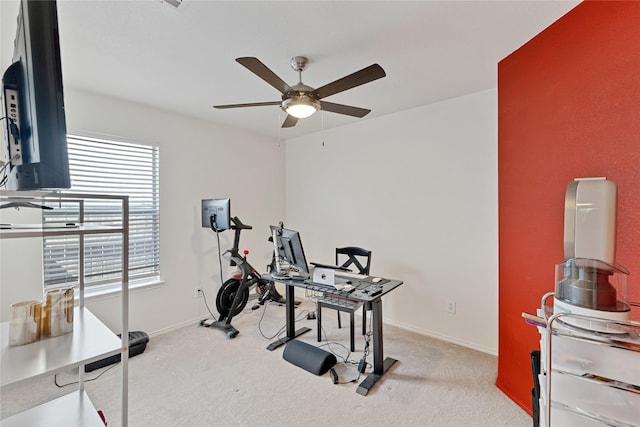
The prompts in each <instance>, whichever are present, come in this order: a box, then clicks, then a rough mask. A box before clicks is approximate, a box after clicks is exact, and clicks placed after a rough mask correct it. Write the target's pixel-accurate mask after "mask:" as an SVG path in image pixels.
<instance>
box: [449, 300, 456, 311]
mask: <svg viewBox="0 0 640 427" xmlns="http://www.w3.org/2000/svg"><path fill="white" fill-rule="evenodd" d="M447 313H449V314H456V302H455V301H453V300H449V301H447Z"/></svg>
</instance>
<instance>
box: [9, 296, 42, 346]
mask: <svg viewBox="0 0 640 427" xmlns="http://www.w3.org/2000/svg"><path fill="white" fill-rule="evenodd" d="M9 317H10V320H9V345H10V346H18V345H24V344H29V343H32V342H34V341H37V340H39V339H40V330H41V327H42V300H31V301H21V302H17V303H15V304H11V306H10V313H9Z"/></svg>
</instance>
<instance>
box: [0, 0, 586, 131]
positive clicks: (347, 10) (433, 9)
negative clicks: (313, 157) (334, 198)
mask: <svg viewBox="0 0 640 427" xmlns="http://www.w3.org/2000/svg"><path fill="white" fill-rule="evenodd" d="M577 3H578V2H577V1H559V0H556V1H549V0H533V1H451V0H449V1H391V0H389V1H202V0H183V3H182V5H180V6H179V7H178V8H175V7H173V6H171V5H169V4H167V3H165V2H162V1H160V0H153V1H151V0H147V1H142V0H138V1H131V0H130V1H71V0H58V17H59V24H60V43H61V51H62V61H63V64H62V65H63V75H64V84H65V87H74V88H79V89H83V90H87V91H91V92H96V93H100V94H105V95H108V96H112V97H117V98H123V99H126V100H130V101H135V102H138V103H141V104H145V105H151V106H155V107H157V108H161V109H164V110H169V111H173V112H176V113H178V114H184V115H189V116H193V117H197V118H201V119H205V120H210V121H213V122H217V123H222V124H226V125H229V126H234V127H239V128H245V129H249V130H252V131H254V132H258V133H262V134H266V135H269V136H273V137H279V138H290V137H294V136H298V135H301V134H306V133H310V132H316V131H319V130H321V129H323V128H324V129H328V128H332V127H336V126H341V125H346V124H351V123H355V122H357V121H359V120H367V119H369V118H372V117H376V116H380V115H384V114H389V113H393V112H396V111H401V110H405V109H409V108H413V107H417V106H420V105H425V104H429V103H433V102H437V101H440V100H443V99H447V98H452V97H456V96H460V95H464V94H468V93H472V92H477V91H480V90H485V89H489V88H495V87H496V86H497V63H498V61H500V60H501V59H502V58H504V57H505V56H507V55H509V54H510V53H511V52H513V51H514V50H516V49H517V48H518V47H520V46H521V45H522V44H524V43H525V42H527V41H528V40H529V39H531V38H532V37H534V36H535V35H536V34H537V33H539V32H540V31H541V30H543V29H544V28H546V27H547V26H549V25H550V24H551V23H552V22H554V21H555V20H556V19H558V18H559V17H560V16H562V15H564V14H565V13H566V12H567V11H569V10H570V9H572V8H573V7H574V6H575V5H576V4H577ZM0 9H1V10H0V13H1V15H0V17H1V19H2V21H1V22H2V24H3V25H2V30H1V35H2V39H3V41H2V48H3V50H2V64H3V66H6V65H8V62H7V61H9V59H10V56H11V51H10V46H11V41H12V40H13V37H14V35H15V16H16V15H17V9H18V8H17V3H16V2H15V1H7V0H2V1H0ZM296 55H304V56H307V57H308V58H309V59H310V63H309V66H308V67H307V70H306V71H305V72H304V73H303V75H302V79H303V82H304V83H306V84H307V85H309V86H312V87H316V88H317V87H320V86H322V85H324V84H326V83H329V82H331V81H334V80H336V79H338V78H341V77H343V76H345V75H347V74H350V73H352V72H354V71H357V70H359V69H361V68H364V67H366V66H368V65H371V64H373V63H378V64H380V65H381V66H382V67H383V68H384V69H385V71H386V73H387V77H385V78H383V79H380V80H377V81H374V82H371V83H368V84H366V85H363V86H360V87H357V88H354V89H351V90H349V91H346V92H343V93H340V94H336V95H333V96H331V97H328V98H327V99H326V100H327V101H331V102H337V103H343V104H348V105H354V106H357V107H363V108H369V109H371V110H372V112H371V113H370V114H369V115H368V116H366V117H365V118H363V119H357V118H353V117H348V116H343V115H338V114H335V113H330V112H326V113H322V112H320V113H316V114H315V115H314V116H312V117H311V118H309V119H303V120H300V121H299V122H298V125H297V126H296V127H295V128H291V129H280V124H281V123H282V121H283V120H284V117H285V114H284V113H283V112H282V111H281V110H280V109H279V107H277V106H269V107H252V108H242V109H235V110H214V109H213V108H212V106H213V105H214V104H235V103H247V102H262V101H277V100H279V99H280V93H279V92H278V91H276V90H275V89H274V88H273V87H271V86H269V85H268V84H267V83H266V82H264V81H262V80H260V79H259V78H258V77H257V76H256V75H254V74H253V73H251V72H249V71H248V70H247V69H245V68H244V67H242V66H241V65H240V64H238V63H236V62H235V61H234V59H235V58H237V57H241V56H255V57H257V58H259V59H260V60H261V61H262V62H263V63H264V64H265V65H267V66H268V67H269V68H271V70H273V71H274V72H275V73H276V74H277V75H279V76H280V77H281V78H282V79H283V80H285V81H286V82H287V83H289V85H293V84H295V83H297V81H298V76H297V73H296V72H294V71H293V70H292V69H291V68H290V65H289V60H290V58H291V57H293V56H296Z"/></svg>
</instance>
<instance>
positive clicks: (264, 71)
mask: <svg viewBox="0 0 640 427" xmlns="http://www.w3.org/2000/svg"><path fill="white" fill-rule="evenodd" d="M236 62H238V63H239V64H241V65H243V66H244V67H246V68H247V69H248V70H249V71H251V72H252V73H253V74H255V75H256V76H258V77H260V78H261V79H262V80H264V81H265V82H267V83H269V84H270V85H271V86H273V87H274V88H276V89H277V90H278V91H280V93H282V94H283V95H284V94H285V93H287V92H291V91H293V89H291V87H289V85H288V84H286V83H285V82H284V81H283V80H282V79H281V78H280V77H278V76H277V75H276V73H274V72H273V71H271V70H270V69H269V68H268V67H267V66H266V65H264V64H263V63H262V62H260V60H259V59H258V58H253V57H243V58H236Z"/></svg>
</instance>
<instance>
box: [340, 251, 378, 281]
mask: <svg viewBox="0 0 640 427" xmlns="http://www.w3.org/2000/svg"><path fill="white" fill-rule="evenodd" d="M345 257H346V260H345V261H340V260H341V259H342V260H344V259H345ZM352 264H353V265H355V266H356V267H357V268H358V273H359V274H366V275H368V274H369V268H370V267H371V251H368V250H366V249H362V248H358V247H355V246H347V247H345V248H336V265H339V266H341V267H344V268H349V267H350V266H351V265H352Z"/></svg>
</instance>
